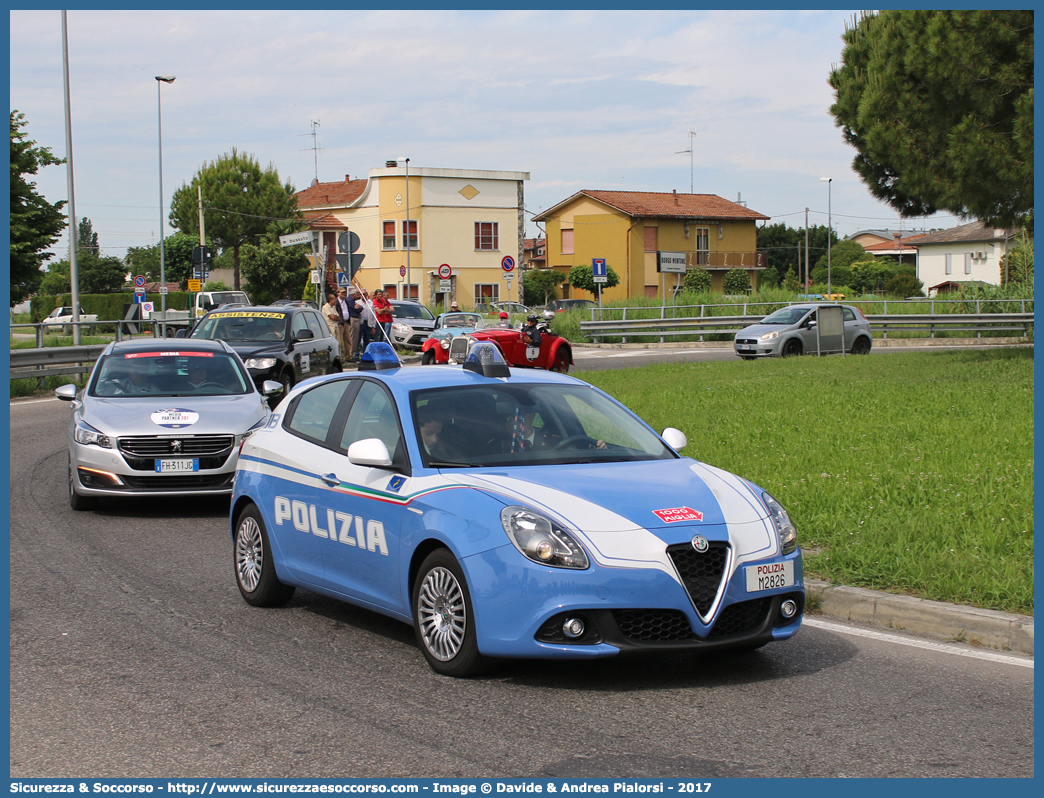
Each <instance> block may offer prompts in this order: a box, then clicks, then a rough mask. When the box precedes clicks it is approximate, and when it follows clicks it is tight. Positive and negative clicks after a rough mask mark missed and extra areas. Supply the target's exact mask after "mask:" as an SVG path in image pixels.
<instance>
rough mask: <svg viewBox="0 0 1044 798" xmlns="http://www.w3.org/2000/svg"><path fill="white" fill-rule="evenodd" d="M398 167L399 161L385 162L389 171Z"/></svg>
mask: <svg viewBox="0 0 1044 798" xmlns="http://www.w3.org/2000/svg"><path fill="white" fill-rule="evenodd" d="M398 165H399V162H398V161H385V162H384V166H385V168H387V169H394V168H395V167H396V166H398Z"/></svg>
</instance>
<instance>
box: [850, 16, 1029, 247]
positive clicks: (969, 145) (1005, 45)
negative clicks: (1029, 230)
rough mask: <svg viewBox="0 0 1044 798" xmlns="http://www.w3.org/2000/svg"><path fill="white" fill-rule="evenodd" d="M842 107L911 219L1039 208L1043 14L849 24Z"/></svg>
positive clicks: (867, 163) (1007, 216)
mask: <svg viewBox="0 0 1044 798" xmlns="http://www.w3.org/2000/svg"><path fill="white" fill-rule="evenodd" d="M842 38H843V40H844V42H845V48H844V50H843V51H842V54H841V59H842V63H841V65H840V66H838V67H835V68H834V69H833V71H832V72H831V73H830V80H829V82H830V85H831V86H832V87H833V89H834V94H835V98H836V102H835V103H834V104H833V105H832V106H831V107H830V113H831V114H833V116H834V119H835V120H836V123H837V125H838V126H839V127H841V129H842V131H843V133H844V138H845V141H846V142H848V143H849V144H851V145H852V146H853V147H854V148H855V149H856V152H857V155H856V157H855V160H854V161H853V166H854V168H855V170H856V172H858V173H859V175H860V176H861V177H862V179H863V182H864V183H865V184H866V185H867V186H868V187H869V189H870V191H871V193H873V195H874V196H875V197H878V198H880V199H882V200H884V201H885V202H887V203H889V204H890V205H891V206H892V207H893V208H895V209H896V210H898V211H899V212H900V213H901V214H902V215H903V216H925V215H928V214H931V213H934V212H935V211H937V210H948V211H951V212H952V213H955V214H957V215H958V216H962V217H975V218H979V219H983V220H984V221H986V222H987V223H988V224H996V225H998V226H1006V227H1010V226H1014V225H1016V224H1017V223H1019V221H1020V220H1022V219H1023V218H1024V217H1025V216H1027V215H1028V214H1031V213H1032V210H1033V63H1034V62H1033V11H1032V10H1026V11H1003V10H991V11H882V12H880V13H876V14H866V13H864V14H863V15H862V16H860V17H859V18H858V20H855V21H854V24H853V25H851V26H846V30H845V33H844V36H843V37H842Z"/></svg>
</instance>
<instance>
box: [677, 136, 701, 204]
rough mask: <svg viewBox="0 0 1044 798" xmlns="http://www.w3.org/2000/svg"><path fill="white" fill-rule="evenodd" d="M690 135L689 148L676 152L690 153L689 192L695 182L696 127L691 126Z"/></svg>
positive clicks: (678, 153) (681, 153)
mask: <svg viewBox="0 0 1044 798" xmlns="http://www.w3.org/2000/svg"><path fill="white" fill-rule="evenodd" d="M688 136H689V149H687V150H678V152H676V153H674V154H675V155H685V154H686V153H688V155H689V193H690V194H691V193H692V190H693V182H692V154H693V152H694V151H695V149H696V131H695V130H694V129H692V128H690V129H689V133H688Z"/></svg>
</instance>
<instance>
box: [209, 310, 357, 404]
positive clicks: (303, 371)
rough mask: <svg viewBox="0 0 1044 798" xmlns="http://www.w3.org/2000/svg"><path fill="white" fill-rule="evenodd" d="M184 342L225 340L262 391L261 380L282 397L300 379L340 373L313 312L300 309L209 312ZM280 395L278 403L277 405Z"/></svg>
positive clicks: (337, 355)
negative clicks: (272, 384) (279, 387)
mask: <svg viewBox="0 0 1044 798" xmlns="http://www.w3.org/2000/svg"><path fill="white" fill-rule="evenodd" d="M188 337H189V338H210V339H215V340H219V341H225V342H226V343H227V344H228V345H229V346H231V347H232V348H233V349H234V350H236V353H237V354H238V355H239V356H240V357H241V358H242V359H243V363H244V364H245V365H246V367H247V370H248V371H249V372H250V376H251V377H252V378H253V380H254V384H255V385H257V387H258V390H262V385H263V384H264V381H265V380H276V381H277V382H281V383H282V384H283V394H282V396H285V395H286V394H287V392H288V391H289V390H290V389H291V388H292V387H293V386H294V385H296V384H297V383H298V382H300V381H301V380H306V379H308V378H309V377H316V376H318V375H320V374H331V373H333V372H338V371H340V370H341V347H340V345H339V344H338V343H337V339H336V338H334V337H333V336H332V335H331V334H330V328H329V327H327V326H326V322H325V321H324V320H323V317H322V316H320V315H319V311H317V310H315V309H314V308H310V307H308V306H306V305H289V306H288V305H281V306H275V305H272V306H268V307H236V308H224V309H220V308H219V309H218V310H212V311H210V313H208V314H207V315H206V316H204V317H203V318H202V319H200V320H199V322H198V323H197V324H196V326H195V327H193V328H192V332H190V333H189V335H188ZM282 396H280V400H282Z"/></svg>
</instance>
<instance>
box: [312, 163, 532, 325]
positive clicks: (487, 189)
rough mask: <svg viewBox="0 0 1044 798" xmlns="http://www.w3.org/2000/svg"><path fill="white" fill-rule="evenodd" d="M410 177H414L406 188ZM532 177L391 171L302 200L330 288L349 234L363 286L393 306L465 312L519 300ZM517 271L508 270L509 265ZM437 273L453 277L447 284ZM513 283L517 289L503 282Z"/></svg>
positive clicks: (321, 187) (396, 167) (324, 187)
mask: <svg viewBox="0 0 1044 798" xmlns="http://www.w3.org/2000/svg"><path fill="white" fill-rule="evenodd" d="M407 172H408V175H409V180H408V185H407ZM528 179H529V173H528V172H502V171H491V170H481V169H435V168H425V167H414V166H411V165H409V164H408V163H405V164H402V165H400V164H397V163H396V162H395V161H389V162H388V164H387V165H386V166H385V167H384V168H377V169H371V170H370V174H369V177H368V178H367V179H365V180H363V179H360V178H356V179H355V180H352V179H351V178H350V177H349V176H348V175H345V179H344V181H343V182H337V183H315V184H313V185H312V186H310V187H309V188H306V189H305V190H303V191H299V192H298V193H297V205H298V208H300V209H301V211H302V212H303V213H304V215H305V220H306V222H307V223H308V225H309V229H311V230H313V231H315V232H318V233H319V234H320V241H321V246H320V251H321V254H322V256H323V260H324V262H325V269H326V275H327V281H328V282H329V281H330V280H331V279H332V278H333V274H334V272H335V271H336V270H337V266H336V256H337V255H346V254H348V253H347V250H346V249H345V248H344V246H343V245H344V243H345V242H346V240H349V241H350V239H349V237H348V236H344V235H343V233H345V232H348V231H350V232H351V233H354V234H356V235H357V236H358V238H359V248H358V250H357V254H362V255H364V256H365V257H364V258H363V262H362V267H361V269H360V270H359V272H358V273H357V274H356V279H357V280H358V281H359V282H360V283H362V285H363V286H364V287H366V288H367V289H369V290H373V289H374V288H384V289H385V290H387V291H388V293H389V294H390V295H391V297H392V298H395V297H402V298H413V299H419V300H420V301H421V302H423V303H425V304H427V305H430V306H442V305H443V304H444V303H445V304H448V303H449V302H450V301H452V300H456V301H457V302H459V303H460V305H461V307H465V308H470V307H475V306H476V305H478V304H480V303H486V302H491V301H492V302H496V301H501V300H507V299H518V289H519V287H518V279H517V275H518V264H519V263H520V261H521V259H522V241H523V233H524V230H525V228H524V224H523V217H522V209H523V207H524V204H523V182H524V181H526V180H528ZM506 258H507V259H510V262H511V264H513V266H514V268H513V269H512V270H511V271H507V270H505V269H504V261H505V259H506ZM440 270H441V271H443V272H445V271H447V270H448V271H449V273H450V277H449V278H448V279H443V278H442V277H441V276H440ZM508 274H510V275H511V277H512V279H510V280H508V279H505V275H508Z"/></svg>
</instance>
